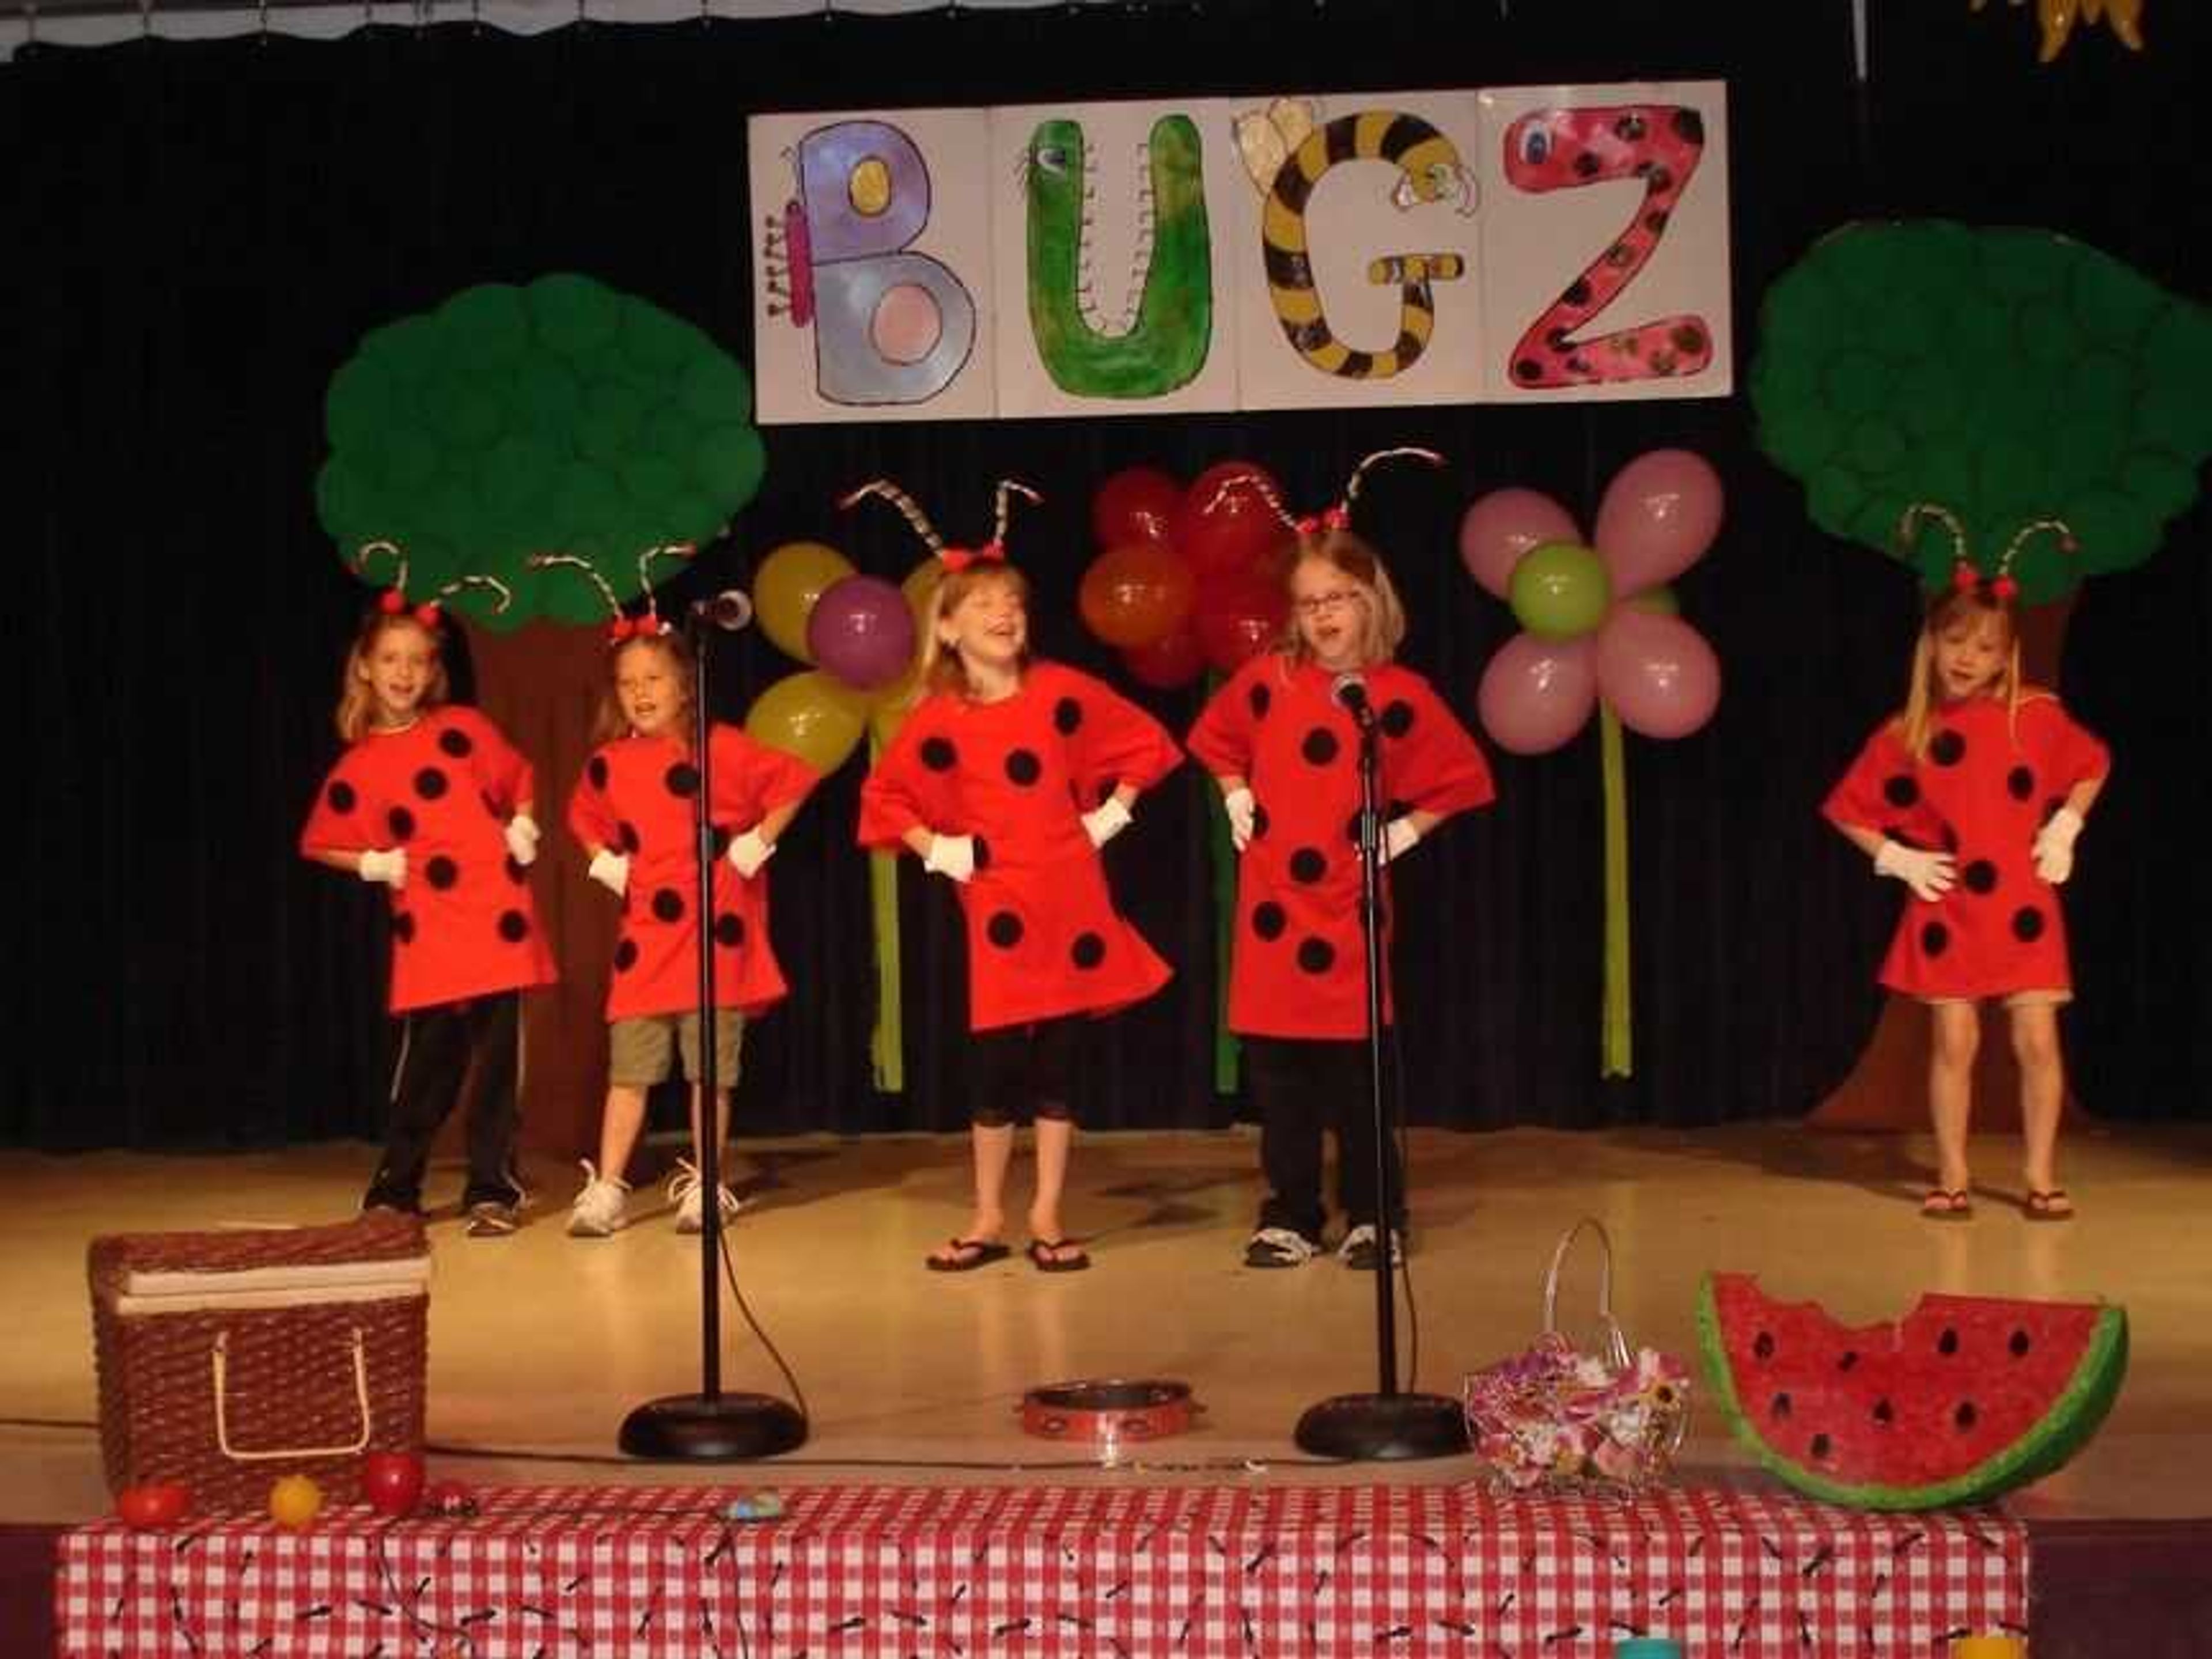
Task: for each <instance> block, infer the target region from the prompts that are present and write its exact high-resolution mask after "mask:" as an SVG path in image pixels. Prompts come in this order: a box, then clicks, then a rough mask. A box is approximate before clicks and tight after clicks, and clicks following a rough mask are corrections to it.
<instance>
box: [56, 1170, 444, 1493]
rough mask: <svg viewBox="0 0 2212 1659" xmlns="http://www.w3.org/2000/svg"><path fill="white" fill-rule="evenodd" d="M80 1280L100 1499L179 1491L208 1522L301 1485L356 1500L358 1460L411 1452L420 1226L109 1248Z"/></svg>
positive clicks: (393, 1217) (417, 1434) (419, 1365)
mask: <svg viewBox="0 0 2212 1659" xmlns="http://www.w3.org/2000/svg"><path fill="white" fill-rule="evenodd" d="M86 1267H87V1270H88V1273H89V1275H90V1278H91V1280H92V1328H93V1352H94V1363H95V1364H96V1365H97V1368H98V1370H99V1375H100V1455H101V1457H102V1459H103V1460H104V1462H105V1463H106V1474H107V1484H108V1486H109V1489H110V1490H111V1491H115V1492H120V1491H121V1490H122V1489H123V1488H124V1487H125V1486H132V1485H136V1484H138V1483H141V1482H143V1481H149V1480H176V1481H182V1482H183V1483H185V1485H186V1486H189V1487H190V1488H191V1493H192V1503H193V1507H194V1508H195V1509H196V1510H198V1511H199V1512H200V1513H202V1514H209V1513H213V1512H215V1511H217V1510H224V1509H252V1510H258V1509H260V1508H262V1507H263V1506H264V1504H266V1502H267V1500H268V1493H269V1486H270V1482H271V1481H272V1480H275V1479H276V1477H277V1476H279V1475H283V1474H307V1475H312V1476H313V1477H314V1478H315V1479H317V1480H319V1481H321V1482H322V1483H323V1485H324V1487H325V1490H326V1491H328V1492H331V1495H332V1496H333V1497H334V1498H336V1497H339V1496H341V1495H343V1496H345V1497H348V1498H349V1497H350V1496H351V1494H352V1492H353V1489H354V1486H355V1483H356V1474H357V1471H358V1469H359V1466H360V1461H361V1458H362V1454H363V1453H364V1452H368V1451H371V1450H394V1451H403V1450H404V1451H412V1450H416V1449H420V1447H421V1445H422V1396H423V1383H424V1372H425V1370H426V1367H427V1365H428V1347H429V1345H428V1325H429V1300H430V1298H429V1281H430V1257H429V1252H428V1247H427V1245H426V1244H425V1243H424V1242H423V1237H422V1221H421V1219H420V1218H416V1217H414V1216H404V1215H397V1214H393V1213H392V1212H388V1211H378V1212H370V1213H368V1214H367V1215H363V1216H362V1217H361V1218H358V1219H357V1220H353V1221H348V1222H344V1223H342V1224H340V1225H336V1226H328V1227H298V1228H284V1229H270V1230H257V1231H227V1232H204V1233H125V1234H118V1235H116V1236H113V1237H106V1238H96V1239H94V1240H93V1242H92V1246H91V1248H90V1249H89V1250H88V1252H87V1255H86Z"/></svg>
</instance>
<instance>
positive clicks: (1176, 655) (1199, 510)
mask: <svg viewBox="0 0 2212 1659" xmlns="http://www.w3.org/2000/svg"><path fill="white" fill-rule="evenodd" d="M1237 478H1250V479H1255V480H1257V481H1258V482H1259V483H1261V485H1263V486H1264V488H1265V490H1266V492H1267V493H1265V494H1263V493H1262V491H1261V489H1249V488H1244V489H1239V488H1233V487H1228V486H1230V485H1231V481H1232V480H1235V479H1237ZM1269 494H1272V495H1274V496H1275V498H1276V499H1278V500H1279V499H1280V497H1281V489H1280V486H1279V485H1278V484H1277V483H1276V482H1275V480H1274V478H1273V477H1272V476H1271V475H1270V474H1269V473H1268V472H1267V471H1266V469H1265V468H1262V467H1260V466H1257V465H1254V464H1253V463H1252V462H1250V461H1223V462H1221V463H1219V464H1218V465H1214V466H1211V467H1208V468H1207V469H1206V471H1204V472H1202V473H1200V475H1199V477H1198V478H1197V479H1196V480H1195V481H1194V482H1193V483H1192V484H1191V485H1190V487H1189V488H1188V489H1184V488H1183V487H1182V486H1181V485H1179V484H1177V483H1176V481H1175V480H1174V478H1172V477H1170V476H1169V475H1168V474H1167V473H1165V472H1163V471H1160V470H1159V469H1158V467H1149V466H1133V467H1129V468H1127V469H1125V470H1124V471H1120V472H1116V473H1115V474H1114V475H1113V476H1112V477H1109V478H1108V479H1107V480H1106V481H1105V483H1103V484H1101V485H1100V486H1099V487H1098V494H1097V496H1096V497H1095V498H1094V499H1093V501H1092V502H1091V530H1092V532H1093V533H1094V534H1095V535H1096V536H1097V538H1098V545H1099V547H1100V548H1101V549H1102V551H1101V552H1100V553H1099V555H1098V556H1097V558H1096V559H1094V560H1093V561H1092V562H1091V568H1089V569H1088V570H1087V571H1085V573H1084V576H1083V585H1082V587H1081V590H1080V591H1079V594H1078V596H1077V602H1078V604H1079V607H1080V608H1081V610H1082V612H1083V620H1084V623H1085V626H1087V627H1088V628H1089V629H1091V632H1092V633H1093V634H1095V635H1097V636H1098V637H1099V638H1100V639H1101V640H1103V641H1105V642H1106V643H1107V644H1109V645H1110V646H1113V647H1115V648H1116V649H1118V650H1119V651H1120V652H1121V663H1122V665H1123V666H1124V667H1125V668H1127V670H1128V671H1129V673H1130V676H1131V677H1132V678H1134V679H1136V680H1137V681H1139V683H1140V684H1146V685H1150V686H1157V687H1158V688H1160V689H1162V690H1173V689H1175V688H1176V687H1178V686H1183V685H1188V684H1190V683H1191V682H1192V681H1193V680H1194V679H1196V678H1198V677H1199V675H1200V674H1201V673H1203V672H1204V671H1206V668H1207V667H1208V666H1212V668H1214V669H1217V670H1218V671H1220V672H1222V673H1225V674H1227V673H1233V672H1234V671H1236V670H1237V668H1238V667H1240V666H1241V665H1243V663H1244V662H1245V660H1246V659H1249V658H1250V657H1252V656H1254V655H1255V654H1256V653H1259V652H1261V651H1263V650H1265V649H1267V647H1268V646H1269V645H1271V644H1272V643H1273V641H1274V640H1275V638H1276V637H1277V635H1279V634H1280V633H1281V632H1282V629H1283V624H1284V621H1285V617H1287V615H1288V613H1289V605H1288V601H1287V599H1286V598H1285V594H1284V591H1283V585H1282V582H1281V580H1279V576H1278V574H1276V572H1275V569H1274V567H1273V559H1274V556H1275V555H1276V552H1277V550H1279V548H1280V546H1281V545H1282V544H1283V543H1284V542H1285V541H1286V540H1287V539H1288V538H1289V536H1290V532H1289V530H1288V529H1287V527H1286V526H1285V525H1284V524H1283V521H1282V520H1281V519H1280V518H1279V517H1278V516H1277V515H1276V513H1275V509H1274V507H1273V506H1272V505H1270V503H1269V501H1268V495H1269Z"/></svg>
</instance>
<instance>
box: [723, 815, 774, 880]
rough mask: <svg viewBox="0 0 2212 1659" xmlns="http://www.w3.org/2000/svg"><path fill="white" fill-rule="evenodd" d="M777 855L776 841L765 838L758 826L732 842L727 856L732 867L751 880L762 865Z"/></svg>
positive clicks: (758, 872)
mask: <svg viewBox="0 0 2212 1659" xmlns="http://www.w3.org/2000/svg"><path fill="white" fill-rule="evenodd" d="M774 856H775V842H772V841H768V840H764V839H763V837H762V836H761V832H760V829H759V828H758V827H757V826H756V827H754V828H753V829H748V830H746V831H745V833H744V835H742V836H738V838H737V839H736V840H735V841H733V842H731V843H730V850H729V853H728V854H727V857H728V858H729V860H730V867H731V868H732V869H733V870H735V871H736V872H738V874H739V875H741V876H743V877H744V878H745V879H746V880H747V881H750V880H751V879H752V878H754V877H755V876H757V875H758V874H760V867H761V866H763V864H766V863H767V862H768V861H769V859H771V858H773V857H774Z"/></svg>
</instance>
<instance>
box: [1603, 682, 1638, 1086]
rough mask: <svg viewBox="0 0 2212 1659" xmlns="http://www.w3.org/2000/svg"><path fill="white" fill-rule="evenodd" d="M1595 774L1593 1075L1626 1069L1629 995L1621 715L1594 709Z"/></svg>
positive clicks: (1624, 1072)
mask: <svg viewBox="0 0 2212 1659" xmlns="http://www.w3.org/2000/svg"><path fill="white" fill-rule="evenodd" d="M1597 723H1598V749H1599V754H1600V763H1599V771H1600V774H1601V776H1602V777H1603V779H1604V784H1605V1004H1604V1009H1603V1012H1602V1015H1601V1019H1600V1023H1599V1024H1600V1034H1599V1051H1600V1052H1599V1055H1598V1075H1599V1076H1601V1077H1626V1076H1628V1075H1629V1073H1630V1070H1631V1060H1632V1055H1631V1048H1630V1021H1629V992H1628V764H1627V757H1626V754H1625V753H1624V752H1623V745H1622V743H1621V740H1620V716H1619V715H1618V714H1614V713H1613V710H1612V709H1611V708H1608V707H1607V705H1606V704H1604V703H1603V702H1601V703H1599V705H1598V710H1597Z"/></svg>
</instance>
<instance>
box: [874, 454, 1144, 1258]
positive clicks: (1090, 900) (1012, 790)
mask: <svg viewBox="0 0 2212 1659" xmlns="http://www.w3.org/2000/svg"><path fill="white" fill-rule="evenodd" d="M1009 490H1019V491H1020V493H1021V494H1023V495H1027V496H1029V497H1030V499H1031V500H1035V499H1036V496H1035V495H1034V494H1033V492H1031V491H1030V490H1028V489H1024V487H1023V486H1021V485H1018V484H1015V483H1012V482H1011V481H1009V482H1007V483H1002V484H1000V488H999V495H998V528H997V532H996V533H995V534H994V537H993V538H992V540H991V541H990V542H988V543H987V544H985V545H984V546H982V547H981V548H978V549H976V550H974V551H972V552H970V551H966V550H960V549H952V548H945V547H943V546H942V545H941V544H940V543H939V540H938V538H937V534H936V532H935V531H934V530H933V529H932V528H931V527H930V525H929V522H928V520H927V519H926V518H924V517H923V516H922V514H921V509H920V508H919V507H916V506H915V504H914V503H913V501H910V500H908V498H907V497H906V496H905V495H903V494H902V493H901V492H900V491H899V490H898V489H896V487H895V486H893V485H891V484H890V483H885V482H884V481H882V480H878V481H876V482H874V483H870V484H867V485H865V486H863V487H862V488H861V489H859V490H856V491H854V493H853V494H852V495H849V496H848V497H847V498H846V503H845V504H846V505H848V506H849V505H851V504H852V503H853V502H854V501H858V500H860V499H861V498H862V497H863V496H866V495H880V496H883V497H884V498H885V499H887V500H889V501H892V502H893V503H894V504H895V505H896V506H897V507H899V509H900V510H901V511H902V513H905V514H906V516H907V519H908V522H909V523H911V524H912V525H913V526H915V529H916V530H917V531H918V532H920V533H921V535H922V537H923V538H924V539H925V540H926V541H927V542H928V543H929V544H930V545H931V547H932V548H933V550H936V551H937V553H938V556H939V558H940V559H941V560H942V562H943V565H944V575H943V577H942V579H941V580H939V582H938V584H937V586H936V589H935V592H934V593H933V597H932V599H931V603H930V609H929V620H928V625H927V640H926V641H925V643H924V645H923V658H922V661H923V669H922V673H923V684H924V688H925V695H924V696H923V697H922V699H921V702H919V703H918V704H917V705H916V706H915V708H914V710H913V711H912V713H910V714H908V717H907V720H906V722H905V724H904V725H903V726H902V727H901V728H900V730H899V734H898V736H897V738H896V739H895V740H894V741H893V743H892V744H891V746H890V749H889V750H886V751H885V752H884V756H883V757H882V759H881V760H879V761H878V763H876V767H875V769H874V770H873V771H872V773H871V774H870V775H869V776H868V779H867V781H866V784H865V785H864V786H863V787H862V788H861V791H860V844H861V845H862V846H864V847H870V848H884V847H897V846H902V847H904V848H907V849H908V851H910V852H912V853H914V854H916V855H917V856H918V857H919V858H920V859H921V861H922V867H923V868H924V869H925V870H927V871H928V872H931V873H933V874H935V875H940V876H943V877H945V878H946V879H948V880H950V881H951V882H952V883H954V884H955V885H956V886H957V890H958V894H959V900H960V908H961V910H962V911H963V914H964V915H965V918H966V922H967V935H968V1003H969V1030H970V1031H971V1032H972V1033H973V1034H974V1036H973V1040H972V1041H971V1042H970V1043H969V1096H970V1113H971V1116H972V1130H971V1139H972V1144H973V1152H974V1157H975V1206H974V1210H973V1212H972V1213H971V1214H970V1215H969V1219H968V1224H967V1225H966V1226H965V1227H964V1228H963V1229H962V1230H961V1231H959V1232H958V1233H957V1234H955V1235H954V1236H953V1237H951V1239H950V1240H949V1241H947V1242H946V1243H945V1244H944V1245H942V1246H940V1247H939V1249H937V1250H936V1251H935V1252H934V1253H933V1254H932V1255H931V1256H930V1257H929V1259H928V1266H929V1267H931V1268H932V1269H933V1271H936V1272H939V1273H964V1272H967V1271H969V1270H970V1269H972V1268H975V1267H981V1266H983V1265H985V1264H986V1263H987V1262H991V1261H998V1260H1000V1259H1001V1258H1003V1257H1004V1256H1006V1255H1007V1254H1008V1247H1007V1245H1006V1243H1005V1242H1004V1239H1003V1237H1002V1235H1003V1233H1004V1231H1005V1226H1006V1205H1005V1194H1006V1170H1007V1165H1008V1163H1009V1161H1010V1159H1011V1158H1012V1151H1013V1139H1014V1126H1015V1123H1016V1121H1018V1119H1019V1118H1020V1117H1022V1116H1024V1115H1028V1116H1032V1117H1033V1118H1034V1120H1035V1122H1036V1164H1037V1175H1036V1196H1035V1198H1034V1199H1033V1200H1031V1202H1030V1211H1029V1225H1030V1243H1029V1245H1028V1250H1027V1254H1028V1256H1029V1259H1030V1263H1031V1264H1032V1265H1033V1266H1034V1267H1036V1268H1037V1270H1038V1271H1039V1272H1042V1273H1073V1272H1077V1271H1079V1270H1081V1269H1082V1268H1085V1267H1089V1266H1090V1265H1091V1261H1090V1257H1089V1256H1088V1255H1086V1254H1085V1251H1084V1250H1083V1249H1082V1248H1081V1246H1080V1245H1079V1244H1078V1243H1075V1241H1073V1239H1071V1238H1070V1237H1068V1235H1067V1231H1066V1227H1065V1225H1063V1221H1062V1217H1061V1213H1060V1204H1061V1194H1062V1193H1063V1191H1064V1189H1065V1187H1066V1178H1067V1164H1068V1156H1069V1152H1070V1150H1071V1148H1072V1146H1073V1139H1074V1131H1075V1125H1074V1121H1073V1116H1072V1115H1071V1113H1070V1110H1069V1106H1068V1082H1069V1073H1070V1070H1071V1064H1072V1054H1073V1048H1074V1045H1075V1040H1076V1036H1077V1032H1078V1030H1079V1025H1078V1022H1079V1020H1080V1019H1083V1018H1093V1017H1096V1016H1098V1015H1101V1014H1104V1013H1107V1012H1111V1011H1112V1010H1115V1009H1117V1008H1121V1007H1126V1006H1128V1005H1129V1004H1131V1003H1133V1002H1135V1001H1138V1000H1140V999H1142V998H1144V997H1148V996H1150V995H1152V993H1153V992H1155V991H1157V990H1158V989H1159V988H1160V987H1162V986H1163V985H1164V984H1166V983H1167V981H1168V978H1169V969H1168V966H1167V964H1166V963H1164V962H1163V961H1161V960H1160V958H1159V957H1158V955H1157V954H1155V953H1154V951H1152V947H1151V946H1150V945H1147V944H1146V942H1145V941H1144V939H1142V938H1140V937H1139V935H1138V933H1137V931H1136V930H1135V929H1134V928H1133V927H1131V926H1130V925H1129V924H1128V923H1127V921H1124V920H1123V919H1122V917H1121V915H1120V913H1119V912H1118V911H1116V910H1115V908H1114V900H1113V895H1112V894H1111V893H1110V892H1109V890H1108V889H1107V885H1106V872H1105V867H1104V865H1103V862H1102V860H1100V858H1099V856H1098V849H1099V848H1101V847H1102V846H1103V845H1104V844H1105V843H1106V842H1108V841H1109V840H1110V839H1112V838H1113V837H1114V836H1116V835H1119V834H1120V833H1121V831H1122V830H1123V829H1127V828H1128V826H1129V823H1130V820H1131V811H1130V808H1131V805H1132V804H1133V802H1134V801H1135V800H1136V799H1137V797H1138V796H1139V794H1141V793H1143V792H1144V791H1145V790H1146V789H1149V788H1151V787H1152V785H1154V784H1155V783H1157V782H1158V781H1160V779H1161V778H1163V777H1164V776H1165V775H1167V774H1168V773H1169V772H1170V771H1171V770H1173V769H1175V767H1176V765H1177V764H1178V763H1180V761H1181V759H1182V752H1181V750H1178V749H1177V748H1176V744H1175V740H1174V739H1173V738H1170V737H1169V735H1168V734H1167V732H1165V731H1164V730H1162V729H1161V727H1160V726H1159V725H1158V723H1157V722H1156V721H1154V720H1152V717H1151V716H1150V715H1148V714H1146V713H1145V712H1144V711H1143V710H1142V709H1139V708H1136V707H1135V706H1134V705H1133V704H1131V703H1129V702H1126V701H1124V700H1123V699H1122V698H1121V697H1120V696H1116V695H1115V693H1114V692H1113V691H1112V690H1109V689H1108V688H1107V687H1106V686H1105V685H1104V684H1102V683H1101V682H1099V681H1097V680H1095V679H1093V678H1091V677H1090V676H1089V675H1087V674H1081V673H1079V672H1077V671H1075V670H1073V669H1072V668H1067V667H1064V666H1062V665H1060V664H1057V663H1052V662H1046V661H1042V660H1040V659H1035V658H1032V657H1031V656H1030V649H1029V584H1028V582H1027V581H1026V580H1024V579H1023V576H1022V574H1021V573H1020V572H1019V571H1018V570H1016V569H1015V568H1013V567H1012V565H1010V564H1008V563H1007V562H1006V554H1005V536H1006V498H1007V494H1008V492H1009Z"/></svg>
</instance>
